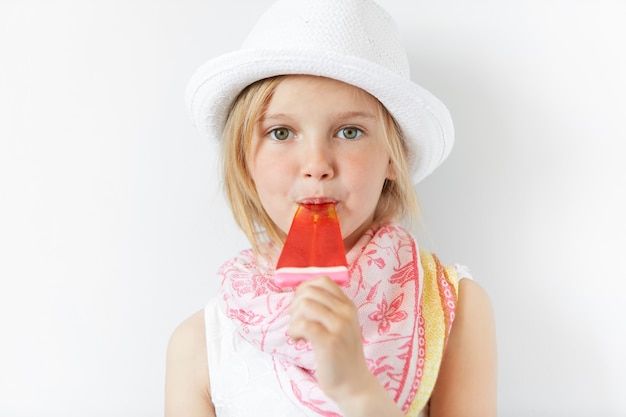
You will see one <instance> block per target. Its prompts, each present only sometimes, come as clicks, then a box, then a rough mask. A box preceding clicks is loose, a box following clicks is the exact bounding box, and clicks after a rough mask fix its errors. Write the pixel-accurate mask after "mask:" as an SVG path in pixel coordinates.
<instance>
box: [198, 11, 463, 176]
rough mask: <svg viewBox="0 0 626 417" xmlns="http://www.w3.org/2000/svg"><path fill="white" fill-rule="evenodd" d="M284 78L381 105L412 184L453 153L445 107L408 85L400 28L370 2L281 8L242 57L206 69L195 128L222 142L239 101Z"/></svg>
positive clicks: (267, 17)
mask: <svg viewBox="0 0 626 417" xmlns="http://www.w3.org/2000/svg"><path fill="white" fill-rule="evenodd" d="M285 74H307V75H318V76H324V77H328V78H334V79H336V80H339V81H343V82H345V83H347V84H351V85H354V86H356V87H359V88H361V89H363V90H365V91H367V92H368V93H370V94H371V95H373V96H374V97H376V98H377V99H378V100H379V101H380V102H381V103H382V104H383V105H384V106H385V107H386V108H387V110H388V111H389V112H390V113H391V114H392V115H393V117H394V118H395V120H396V121H397V122H398V124H399V125H400V128H401V130H402V133H403V135H404V137H405V139H406V141H407V143H408V145H409V162H410V167H411V170H412V171H411V173H412V177H413V181H414V182H415V183H417V182H419V181H420V180H422V179H423V178H424V177H426V176H427V175H428V174H430V173H431V172H432V171H433V170H434V169H435V168H437V166H439V165H440V164H441V163H442V162H443V161H444V159H445V158H446V157H447V156H448V154H449V153H450V150H451V149H452V144H453V142H454V128H453V125H452V119H451V118H450V114H449V112H448V110H447V108H446V107H445V105H444V104H443V103H442V102H441V101H439V99H437V98H436V97H435V96H433V95H432V94H431V93H430V92H428V91H427V90H425V89H424V88H422V87H420V86H419V85H417V84H415V83H413V82H412V81H411V80H410V75H409V64H408V60H407V56H406V52H405V50H404V48H403V46H402V44H401V42H400V37H399V33H398V30H397V28H396V25H395V23H394V21H393V20H392V19H391V17H390V16H389V15H388V14H387V12H386V11H384V10H383V9H382V8H381V7H380V6H378V5H377V4H376V3H374V2H373V1H370V0H279V1H277V2H276V3H274V5H272V6H271V7H270V8H269V9H268V10H267V11H266V12H265V13H264V14H263V15H262V16H261V18H260V19H259V21H258V22H257V24H256V25H255V26H254V28H253V29H252V31H251V32H250V34H249V35H248V37H247V38H246V40H245V41H244V43H243V45H242V47H241V49H239V50H236V51H234V52H231V53H228V54H225V55H222V56H219V57H217V58H214V59H212V60H210V61H209V62H207V63H206V64H204V65H203V66H201V67H200V68H199V69H198V70H197V71H196V73H195V74H194V75H193V77H192V78H191V80H190V82H189V85H188V87H187V103H188V105H189V108H190V111H191V114H192V117H193V120H194V123H195V125H196V127H197V128H198V129H200V130H201V131H202V132H204V133H206V134H207V135H208V136H209V137H211V138H214V139H218V140H220V139H221V137H222V133H223V129H224V125H225V123H226V118H227V116H228V112H229V111H230V107H231V105H232V103H233V101H234V100H235V98H236V97H237V95H238V94H239V93H240V92H241V91H242V90H243V89H244V88H245V87H246V86H248V85H250V84H252V83H254V82H255V81H258V80H261V79H264V78H268V77H272V76H277V75H285Z"/></svg>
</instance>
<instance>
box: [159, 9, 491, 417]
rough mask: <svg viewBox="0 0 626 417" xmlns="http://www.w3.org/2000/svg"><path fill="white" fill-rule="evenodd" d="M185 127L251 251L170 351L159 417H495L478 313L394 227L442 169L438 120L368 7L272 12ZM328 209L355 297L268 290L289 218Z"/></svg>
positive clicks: (211, 78)
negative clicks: (203, 138) (216, 168)
mask: <svg viewBox="0 0 626 417" xmlns="http://www.w3.org/2000/svg"><path fill="white" fill-rule="evenodd" d="M188 98H189V103H190V107H191V111H192V114H193V117H194V120H195V122H196V125H197V126H198V127H199V129H201V130H202V131H204V132H206V133H207V134H208V135H209V136H211V137H213V138H216V139H219V140H220V141H221V148H222V161H223V176H224V185H225V191H226V195H227V197H228V200H229V203H230V206H231V208H232V211H233V214H234V217H235V219H236V221H237V223H238V225H239V226H240V227H241V228H242V230H243V231H244V232H245V233H246V235H247V236H248V238H249V240H250V242H251V245H252V249H249V250H244V251H243V252H241V253H239V254H238V255H237V256H235V257H234V258H233V259H231V260H230V261H228V262H226V263H225V264H224V265H223V266H222V268H221V269H220V271H219V272H218V279H220V281H221V284H222V285H221V289H220V291H219V293H218V295H217V297H215V299H213V300H212V301H210V302H209V303H208V305H207V306H206V307H205V309H204V310H202V311H200V312H198V313H197V314H195V315H193V316H192V317H190V318H189V319H187V320H186V321H184V322H183V323H182V324H181V325H180V326H179V328H177V329H176V331H175V332H174V334H173V335H172V338H171V341H170V344H169V348H168V359H167V377H166V396H165V397H166V398H165V400H166V404H165V413H166V416H168V417H177V416H180V417H194V416H218V417H233V416H359V417H364V416H377V417H380V416H386V417H391V416H402V415H409V416H418V415H420V416H426V415H430V416H437V417H441V416H464V417H471V416H481V417H485V416H494V415H495V414H496V389H495V386H496V365H495V357H496V352H495V335H494V325H493V317H492V312H491V307H490V302H489V300H488V297H487V296H486V294H485V292H484V291H483V290H482V289H481V288H480V287H479V286H478V285H477V284H476V283H474V282H473V281H472V280H471V279H462V278H468V277H467V273H466V271H465V270H464V269H463V268H459V267H444V266H442V265H441V264H440V263H439V260H438V259H437V257H436V256H435V255H432V254H429V253H428V252H426V251H423V250H420V249H418V246H417V242H416V241H415V239H414V238H413V236H412V235H411V233H410V232H408V231H407V230H406V229H405V228H404V227H403V226H401V225H400V224H399V223H398V222H399V221H400V220H402V219H409V220H410V219H411V218H415V217H416V214H417V212H418V205H417V199H416V196H415V191H414V187H413V184H414V183H415V182H418V181H420V180H421V179H423V178H424V177H425V176H427V175H428V174H429V173H431V172H432V171H433V170H434V169H435V168H436V167H437V166H438V165H439V164H440V163H441V162H442V161H443V160H444V159H445V158H446V156H447V155H448V153H449V151H450V148H451V146H452V142H453V128H452V123H451V120H450V116H449V114H448V111H447V110H446V108H445V106H444V105H443V104H442V103H441V102H440V101H439V100H438V99H436V98H435V97H434V96H432V95H431V94H430V93H429V92H427V91H426V90H424V89H423V88H421V87H419V86H417V85H416V84H414V83H412V82H411V81H410V79H409V69H408V63H407V59H406V56H405V52H404V50H403V49H402V47H401V45H400V42H399V40H398V33H397V31H396V29H395V26H394V23H393V22H392V20H391V19H390V18H389V16H388V15H387V14H386V13H385V12H384V11H383V10H382V9H380V8H379V6H377V5H376V4H375V3H373V2H371V1H368V0H317V1H307V0H281V1H279V2H278V3H276V4H275V5H274V6H273V7H272V8H270V9H269V10H268V11H267V12H266V13H265V14H264V15H263V16H262V17H261V19H260V20H259V22H258V23H257V25H256V26H255V28H254V29H253V31H252V32H251V33H250V35H249V36H248V38H247V40H246V42H245V43H244V45H243V47H242V49H241V50H238V51H235V52H233V53H230V54H227V55H225V56H221V57H218V58H216V59H214V60H212V61H209V62H208V63H207V64H205V65H204V66H203V67H202V68H200V69H199V70H198V72H197V73H196V74H195V75H194V77H193V78H192V80H191V82H190V86H189V95H188ZM329 202H331V203H334V204H335V206H336V209H337V214H338V217H339V222H340V226H341V231H342V238H343V241H344V246H345V249H346V252H347V261H348V264H349V272H350V281H349V283H348V284H347V285H344V286H339V285H337V284H336V283H335V282H333V281H332V280H331V279H329V278H328V277H324V276H320V277H318V278H315V279H312V280H310V281H306V282H304V283H302V284H300V285H299V286H298V287H297V288H296V289H295V290H291V289H284V288H279V287H277V286H276V285H275V284H274V281H273V276H274V271H275V266H276V261H277V258H278V256H279V254H280V250H281V248H282V245H283V243H284V241H285V237H286V234H287V232H288V231H289V227H290V224H291V221H292V219H293V216H294V213H295V212H296V209H297V207H298V205H299V204H302V203H307V204H322V203H329Z"/></svg>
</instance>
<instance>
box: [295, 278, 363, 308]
mask: <svg viewBox="0 0 626 417" xmlns="http://www.w3.org/2000/svg"><path fill="white" fill-rule="evenodd" d="M307 298H308V299H312V300H315V301H317V302H319V303H320V304H323V305H325V306H326V307H327V308H329V309H331V310H336V309H338V308H340V307H341V305H342V304H345V303H348V304H349V305H352V301H351V300H350V299H348V297H346V295H345V294H344V293H343V291H342V290H341V288H339V286H338V285H337V284H335V282H333V281H332V280H331V279H330V278H328V277H320V278H316V279H315V280H311V281H307V282H306V283H302V284H301V285H300V286H298V288H297V289H296V292H295V294H294V298H293V300H292V303H295V304H297V302H298V301H299V300H302V299H307Z"/></svg>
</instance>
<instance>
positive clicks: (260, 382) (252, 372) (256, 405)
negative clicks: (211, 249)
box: [204, 298, 428, 417]
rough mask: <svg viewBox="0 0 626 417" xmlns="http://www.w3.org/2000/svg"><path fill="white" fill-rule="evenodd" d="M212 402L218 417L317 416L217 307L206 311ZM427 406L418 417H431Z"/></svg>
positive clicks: (214, 304)
mask: <svg viewBox="0 0 626 417" xmlns="http://www.w3.org/2000/svg"><path fill="white" fill-rule="evenodd" d="M204 321H205V325H206V342H207V356H208V361H209V364H208V365H209V378H210V384H211V399H212V400H213V406H214V407H215V415H216V416H217V417H250V416H254V417H282V416H285V417H287V416H288V417H311V416H315V415H317V414H315V413H313V412H312V411H311V410H309V409H305V407H304V406H303V405H301V404H299V403H298V404H294V403H292V402H291V401H290V400H289V398H288V397H287V396H286V395H285V394H284V393H283V391H282V388H281V387H280V385H279V383H278V379H277V378H276V374H275V372H274V367H273V362H272V358H271V357H270V355H269V354H267V353H265V352H262V351H260V350H259V349H256V348H255V347H253V346H252V345H250V344H249V343H248V342H246V341H245V340H244V339H243V338H241V337H239V336H238V335H237V333H236V331H235V326H234V325H233V323H232V322H231V321H230V320H229V319H228V318H227V317H226V316H225V315H224V313H223V312H222V311H221V310H220V309H219V308H218V307H217V299H216V298H214V299H213V300H211V301H210V302H209V303H208V304H207V305H206V307H205V309H204ZM427 408H428V406H427V407H426V409H424V410H423V411H422V412H421V413H420V415H419V417H428V410H427Z"/></svg>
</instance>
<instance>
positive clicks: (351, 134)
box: [337, 126, 363, 139]
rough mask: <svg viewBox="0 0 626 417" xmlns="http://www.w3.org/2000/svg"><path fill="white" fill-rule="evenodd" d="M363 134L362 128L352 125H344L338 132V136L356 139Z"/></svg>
mask: <svg viewBox="0 0 626 417" xmlns="http://www.w3.org/2000/svg"><path fill="white" fill-rule="evenodd" d="M362 134H363V131H362V130H361V129H359V128H357V127H354V126H351V127H344V128H343V129H340V130H339V132H338V133H337V136H339V137H340V138H342V139H356V138H358V137H359V136H361V135H362Z"/></svg>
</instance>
